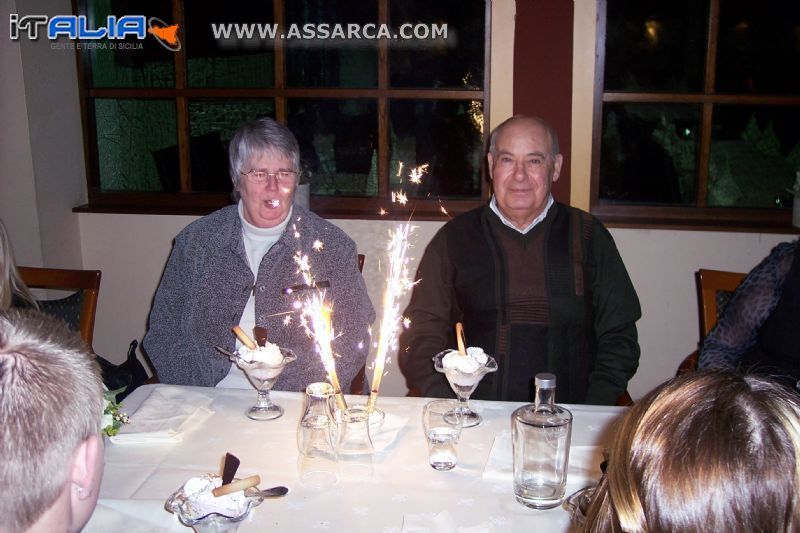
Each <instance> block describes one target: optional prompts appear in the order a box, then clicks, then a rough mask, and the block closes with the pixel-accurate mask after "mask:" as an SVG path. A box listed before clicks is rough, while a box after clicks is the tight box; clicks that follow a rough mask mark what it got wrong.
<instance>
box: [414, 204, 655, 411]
mask: <svg viewBox="0 0 800 533" xmlns="http://www.w3.org/2000/svg"><path fill="white" fill-rule="evenodd" d="M417 279H418V280H419V282H418V284H417V285H416V287H415V288H414V293H413V295H412V297H411V303H410V304H409V306H408V308H407V309H406V311H405V315H406V316H408V317H409V318H410V319H411V327H410V328H409V329H407V330H406V331H405V332H404V333H403V334H402V336H401V338H400V352H399V359H400V367H401V369H402V370H403V374H404V375H405V376H406V381H407V384H408V386H409V388H411V389H417V390H418V391H419V392H421V393H422V394H423V395H424V396H440V397H448V396H452V395H453V393H452V391H451V390H450V387H449V386H448V384H447V380H446V379H445V377H444V376H443V375H442V374H439V373H437V372H436V371H435V370H434V369H433V362H432V360H431V359H432V357H433V356H434V355H436V354H437V353H438V352H440V351H441V350H444V349H446V348H453V347H454V346H455V344H456V343H455V336H454V328H453V326H454V324H455V323H456V322H458V321H460V322H463V323H464V330H465V332H466V337H467V344H468V345H470V346H480V347H482V348H483V349H484V350H485V351H486V352H487V353H488V354H490V355H493V356H494V357H495V359H497V364H498V367H499V369H498V371H497V372H495V373H492V374H488V375H486V376H485V377H484V378H483V381H482V382H481V384H480V385H479V387H478V389H477V390H476V391H475V393H474V394H473V396H472V397H473V398H482V399H492V400H508V401H532V399H533V377H534V376H535V375H536V373H538V372H553V373H555V374H556V376H557V379H558V381H557V383H558V389H557V393H556V395H557V400H558V401H559V402H564V403H593V404H611V405H613V404H614V403H615V401H616V399H617V397H618V396H619V395H620V394H622V393H623V392H624V391H625V389H626V387H627V384H628V380H629V379H630V378H631V377H632V376H633V375H634V373H635V372H636V368H637V366H638V364H639V344H638V342H637V336H636V325H635V323H636V321H637V320H638V319H639V318H640V317H641V310H640V308H639V300H638V298H637V296H636V291H635V290H634V288H633V284H632V283H631V281H630V278H629V277H628V272H627V271H626V270H625V265H624V264H623V263H622V259H621V258H620V256H619V253H618V252H617V248H616V246H615V244H614V240H613V239H612V237H611V235H610V234H609V232H608V230H606V228H605V227H604V226H603V225H602V224H601V223H600V222H599V221H598V220H597V219H595V218H594V217H592V216H591V215H589V214H588V213H585V212H583V211H580V210H578V209H574V208H571V207H568V206H565V205H563V204H559V203H554V204H553V206H552V207H551V208H550V211H549V212H548V213H547V216H546V217H545V219H544V220H543V221H542V222H540V223H539V224H537V225H536V226H534V227H533V228H532V229H531V230H530V231H528V233H526V234H524V235H523V234H522V233H520V232H518V231H515V230H514V229H512V228H509V227H508V226H506V225H504V224H503V223H502V221H501V220H500V219H499V218H498V217H497V215H496V214H495V213H494V212H493V211H492V210H491V209H490V208H489V207H488V206H484V207H481V208H478V209H474V210H472V211H470V212H468V213H465V214H463V215H461V216H459V217H457V218H455V219H454V220H452V221H451V222H449V223H448V224H446V225H445V226H444V227H443V228H442V229H441V230H440V231H439V232H438V233H437V234H436V236H435V237H434V238H433V240H432V241H431V243H430V244H429V245H428V248H427V250H426V251H425V255H424V256H423V258H422V261H421V263H420V267H419V270H418V272H417Z"/></svg>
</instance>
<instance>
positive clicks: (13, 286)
mask: <svg viewBox="0 0 800 533" xmlns="http://www.w3.org/2000/svg"><path fill="white" fill-rule="evenodd" d="M14 296H16V297H17V298H19V299H20V300H22V301H23V302H25V303H27V304H30V306H31V307H33V308H37V309H38V307H39V304H38V303H37V302H36V298H34V297H33V295H32V294H31V291H30V290H29V289H28V286H27V285H25V282H24V281H22V278H20V276H19V272H18V271H17V266H16V264H15V263H14V252H13V250H12V249H11V240H10V239H9V238H8V233H7V232H6V227H5V226H4V225H3V221H2V220H0V311H6V310H8V309H9V308H10V307H11V302H12V300H13V298H14Z"/></svg>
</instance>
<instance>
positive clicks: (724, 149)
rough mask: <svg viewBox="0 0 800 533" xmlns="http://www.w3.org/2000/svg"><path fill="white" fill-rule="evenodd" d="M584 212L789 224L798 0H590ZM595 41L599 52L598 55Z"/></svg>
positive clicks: (650, 221) (654, 221) (720, 223)
mask: <svg viewBox="0 0 800 533" xmlns="http://www.w3.org/2000/svg"><path fill="white" fill-rule="evenodd" d="M599 9H600V13H601V21H600V23H599V24H598V51H599V57H600V59H599V61H598V69H597V72H598V73H599V74H602V76H601V77H600V80H601V81H600V82H599V83H598V87H597V90H598V95H597V96H598V97H597V100H596V101H598V102H601V104H600V105H598V106H595V107H596V113H595V120H594V124H595V136H594V138H595V142H594V147H593V149H594V150H593V153H594V154H595V155H594V158H593V165H592V212H593V213H595V214H597V215H598V216H600V217H601V218H602V219H604V220H606V221H607V222H610V223H622V224H632V225H651V226H652V225H654V226H684V227H717V228H739V229H747V228H749V229H754V230H781V229H784V230H788V229H789V227H790V219H791V207H792V194H791V193H790V192H788V191H787V188H790V187H791V186H792V185H793V183H794V181H795V175H796V174H797V173H798V172H800V4H797V3H792V4H786V3H784V2H780V1H777V0H764V1H762V2H749V1H745V0H725V1H724V2H723V1H721V0H705V1H700V2H698V1H696V0H657V1H651V2H639V1H636V0H605V1H604V2H601V5H600V6H599ZM603 50H604V53H602V52H603Z"/></svg>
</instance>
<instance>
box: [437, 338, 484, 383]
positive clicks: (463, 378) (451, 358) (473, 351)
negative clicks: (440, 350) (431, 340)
mask: <svg viewBox="0 0 800 533" xmlns="http://www.w3.org/2000/svg"><path fill="white" fill-rule="evenodd" d="M466 351H467V354H466V355H461V354H460V353H458V351H456V350H448V351H447V353H446V354H445V355H444V357H442V366H443V367H444V369H445V371H447V370H453V369H454V370H458V373H459V383H460V384H463V385H471V384H472V381H474V379H472V380H471V379H470V378H472V377H473V376H471V375H474V374H475V373H476V372H477V371H478V369H479V368H481V367H482V366H486V363H487V362H488V361H489V356H488V355H486V352H484V351H483V348H481V347H479V346H470V347H469V348H467V350H466Z"/></svg>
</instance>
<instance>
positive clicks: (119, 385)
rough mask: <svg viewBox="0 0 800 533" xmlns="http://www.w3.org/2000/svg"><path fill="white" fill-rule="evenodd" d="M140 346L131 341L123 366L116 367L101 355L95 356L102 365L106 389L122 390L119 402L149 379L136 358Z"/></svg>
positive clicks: (118, 396) (118, 398) (118, 397)
mask: <svg viewBox="0 0 800 533" xmlns="http://www.w3.org/2000/svg"><path fill="white" fill-rule="evenodd" d="M138 345H139V343H138V342H137V341H136V340H135V339H134V340H132V341H131V343H130V345H129V346H128V356H127V357H126V359H125V362H124V363H122V364H121V365H115V364H114V363H112V362H111V361H108V360H107V359H104V358H103V357H100V356H99V355H97V356H95V357H96V358H97V364H99V365H100V370H101V371H102V374H103V383H104V384H105V386H106V388H107V389H108V390H110V391H115V390H118V389H122V390H121V391H120V392H119V393H118V394H117V402H121V401H122V400H123V399H124V398H125V397H126V396H127V395H128V394H130V393H132V392H133V391H134V390H136V388H137V387H139V386H141V385H142V384H144V382H145V380H146V379H147V371H145V369H144V366H142V363H141V362H140V361H139V359H137V358H136V347H137V346H138Z"/></svg>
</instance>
